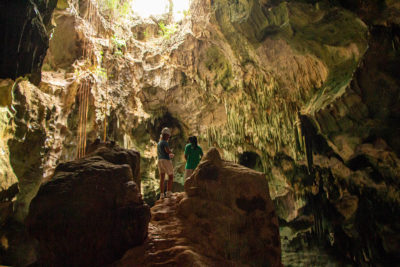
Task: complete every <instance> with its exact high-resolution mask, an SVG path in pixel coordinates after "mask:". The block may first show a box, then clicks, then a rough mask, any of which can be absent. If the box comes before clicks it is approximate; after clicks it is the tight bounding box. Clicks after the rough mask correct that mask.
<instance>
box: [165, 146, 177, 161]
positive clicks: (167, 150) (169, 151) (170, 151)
mask: <svg viewBox="0 0 400 267" xmlns="http://www.w3.org/2000/svg"><path fill="white" fill-rule="evenodd" d="M164 150H165V152H167V153H168V155H169V157H170V158H173V157H174V156H175V155H174V154H173V153H172V150H171V149H169V145H168V143H167V144H166V145H165V147H164Z"/></svg>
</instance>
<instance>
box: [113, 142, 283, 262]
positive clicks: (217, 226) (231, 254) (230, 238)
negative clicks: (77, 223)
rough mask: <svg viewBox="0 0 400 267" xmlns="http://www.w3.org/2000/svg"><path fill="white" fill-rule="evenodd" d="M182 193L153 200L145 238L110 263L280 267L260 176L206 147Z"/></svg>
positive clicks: (268, 201) (265, 188)
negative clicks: (154, 201) (135, 246)
mask: <svg viewBox="0 0 400 267" xmlns="http://www.w3.org/2000/svg"><path fill="white" fill-rule="evenodd" d="M185 191H186V192H185V193H174V194H173V196H172V197H171V198H166V199H164V200H159V201H157V202H156V204H155V206H154V207H153V208H152V209H151V212H152V220H151V222H150V225H149V239H148V240H146V242H145V243H144V244H143V245H142V246H140V247H137V248H133V249H131V250H129V251H128V252H127V253H126V254H125V256H124V257H123V258H122V259H121V260H120V261H118V262H115V263H114V266H218V265H225V266H271V267H273V266H282V264H281V249H280V239H279V229H278V218H277V216H276V214H275V210H274V206H273V203H272V200H271V198H270V196H269V192H268V184H267V182H266V180H265V176H264V175H263V174H261V173H259V172H256V171H253V170H251V169H248V168H245V167H243V166H240V165H238V164H234V163H232V162H228V161H224V160H222V159H221V157H220V155H219V153H218V151H217V150H216V149H211V150H210V151H209V152H208V153H207V154H206V156H205V158H204V161H202V162H201V163H200V165H199V167H198V168H197V169H196V170H195V172H194V174H193V175H192V176H191V177H190V178H189V179H188V180H186V183H185Z"/></svg>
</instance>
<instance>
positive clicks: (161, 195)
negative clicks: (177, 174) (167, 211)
mask: <svg viewBox="0 0 400 267" xmlns="http://www.w3.org/2000/svg"><path fill="white" fill-rule="evenodd" d="M167 194H168V192H167ZM160 199H164V193H161V194H160Z"/></svg>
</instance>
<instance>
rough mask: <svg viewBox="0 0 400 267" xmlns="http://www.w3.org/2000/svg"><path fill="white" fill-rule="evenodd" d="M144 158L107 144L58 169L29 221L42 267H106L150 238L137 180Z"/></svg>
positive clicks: (33, 206)
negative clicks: (45, 266)
mask: <svg viewBox="0 0 400 267" xmlns="http://www.w3.org/2000/svg"><path fill="white" fill-rule="evenodd" d="M138 160H139V153H137V152H134V151H126V150H122V149H120V148H118V147H113V145H112V144H108V145H104V144H103V145H100V148H98V149H97V151H95V152H93V153H92V154H90V155H88V156H86V157H84V158H81V159H79V160H76V161H72V162H67V163H63V164H60V165H59V166H58V167H57V168H56V171H55V174H54V176H53V178H52V179H51V180H50V181H49V182H47V183H45V184H43V185H42V186H41V188H40V190H39V192H38V194H37V196H36V197H35V198H34V199H33V201H32V203H31V207H30V212H29V215H28V217H27V226H28V229H29V232H30V233H31V234H32V236H34V237H35V238H36V239H37V240H38V241H39V255H40V258H39V261H40V263H41V264H44V265H49V266H72V265H73V266H100V265H104V264H107V263H110V262H112V261H114V260H116V259H118V258H119V257H121V256H122V255H123V253H124V252H125V250H127V249H128V248H131V247H133V246H135V245H139V244H141V243H142V242H143V241H144V240H145V238H146V237H147V227H148V222H149V220H150V210H149V207H148V206H147V205H146V204H145V203H144V202H143V200H142V197H141V194H140V190H139V186H140V185H139V184H136V183H135V182H134V180H135V179H137V177H134V176H133V175H134V174H135V175H137V174H138V173H139V170H138V168H139V165H138V164H137V163H138ZM134 178H135V179H134Z"/></svg>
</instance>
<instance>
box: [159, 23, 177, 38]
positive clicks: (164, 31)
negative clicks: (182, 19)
mask: <svg viewBox="0 0 400 267" xmlns="http://www.w3.org/2000/svg"><path fill="white" fill-rule="evenodd" d="M158 27H159V28H160V31H159V34H160V35H161V36H162V37H163V38H164V39H167V40H169V39H170V38H171V35H173V34H174V33H175V32H176V31H177V30H178V24H176V23H174V24H170V25H165V24H164V23H163V22H160V23H158Z"/></svg>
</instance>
